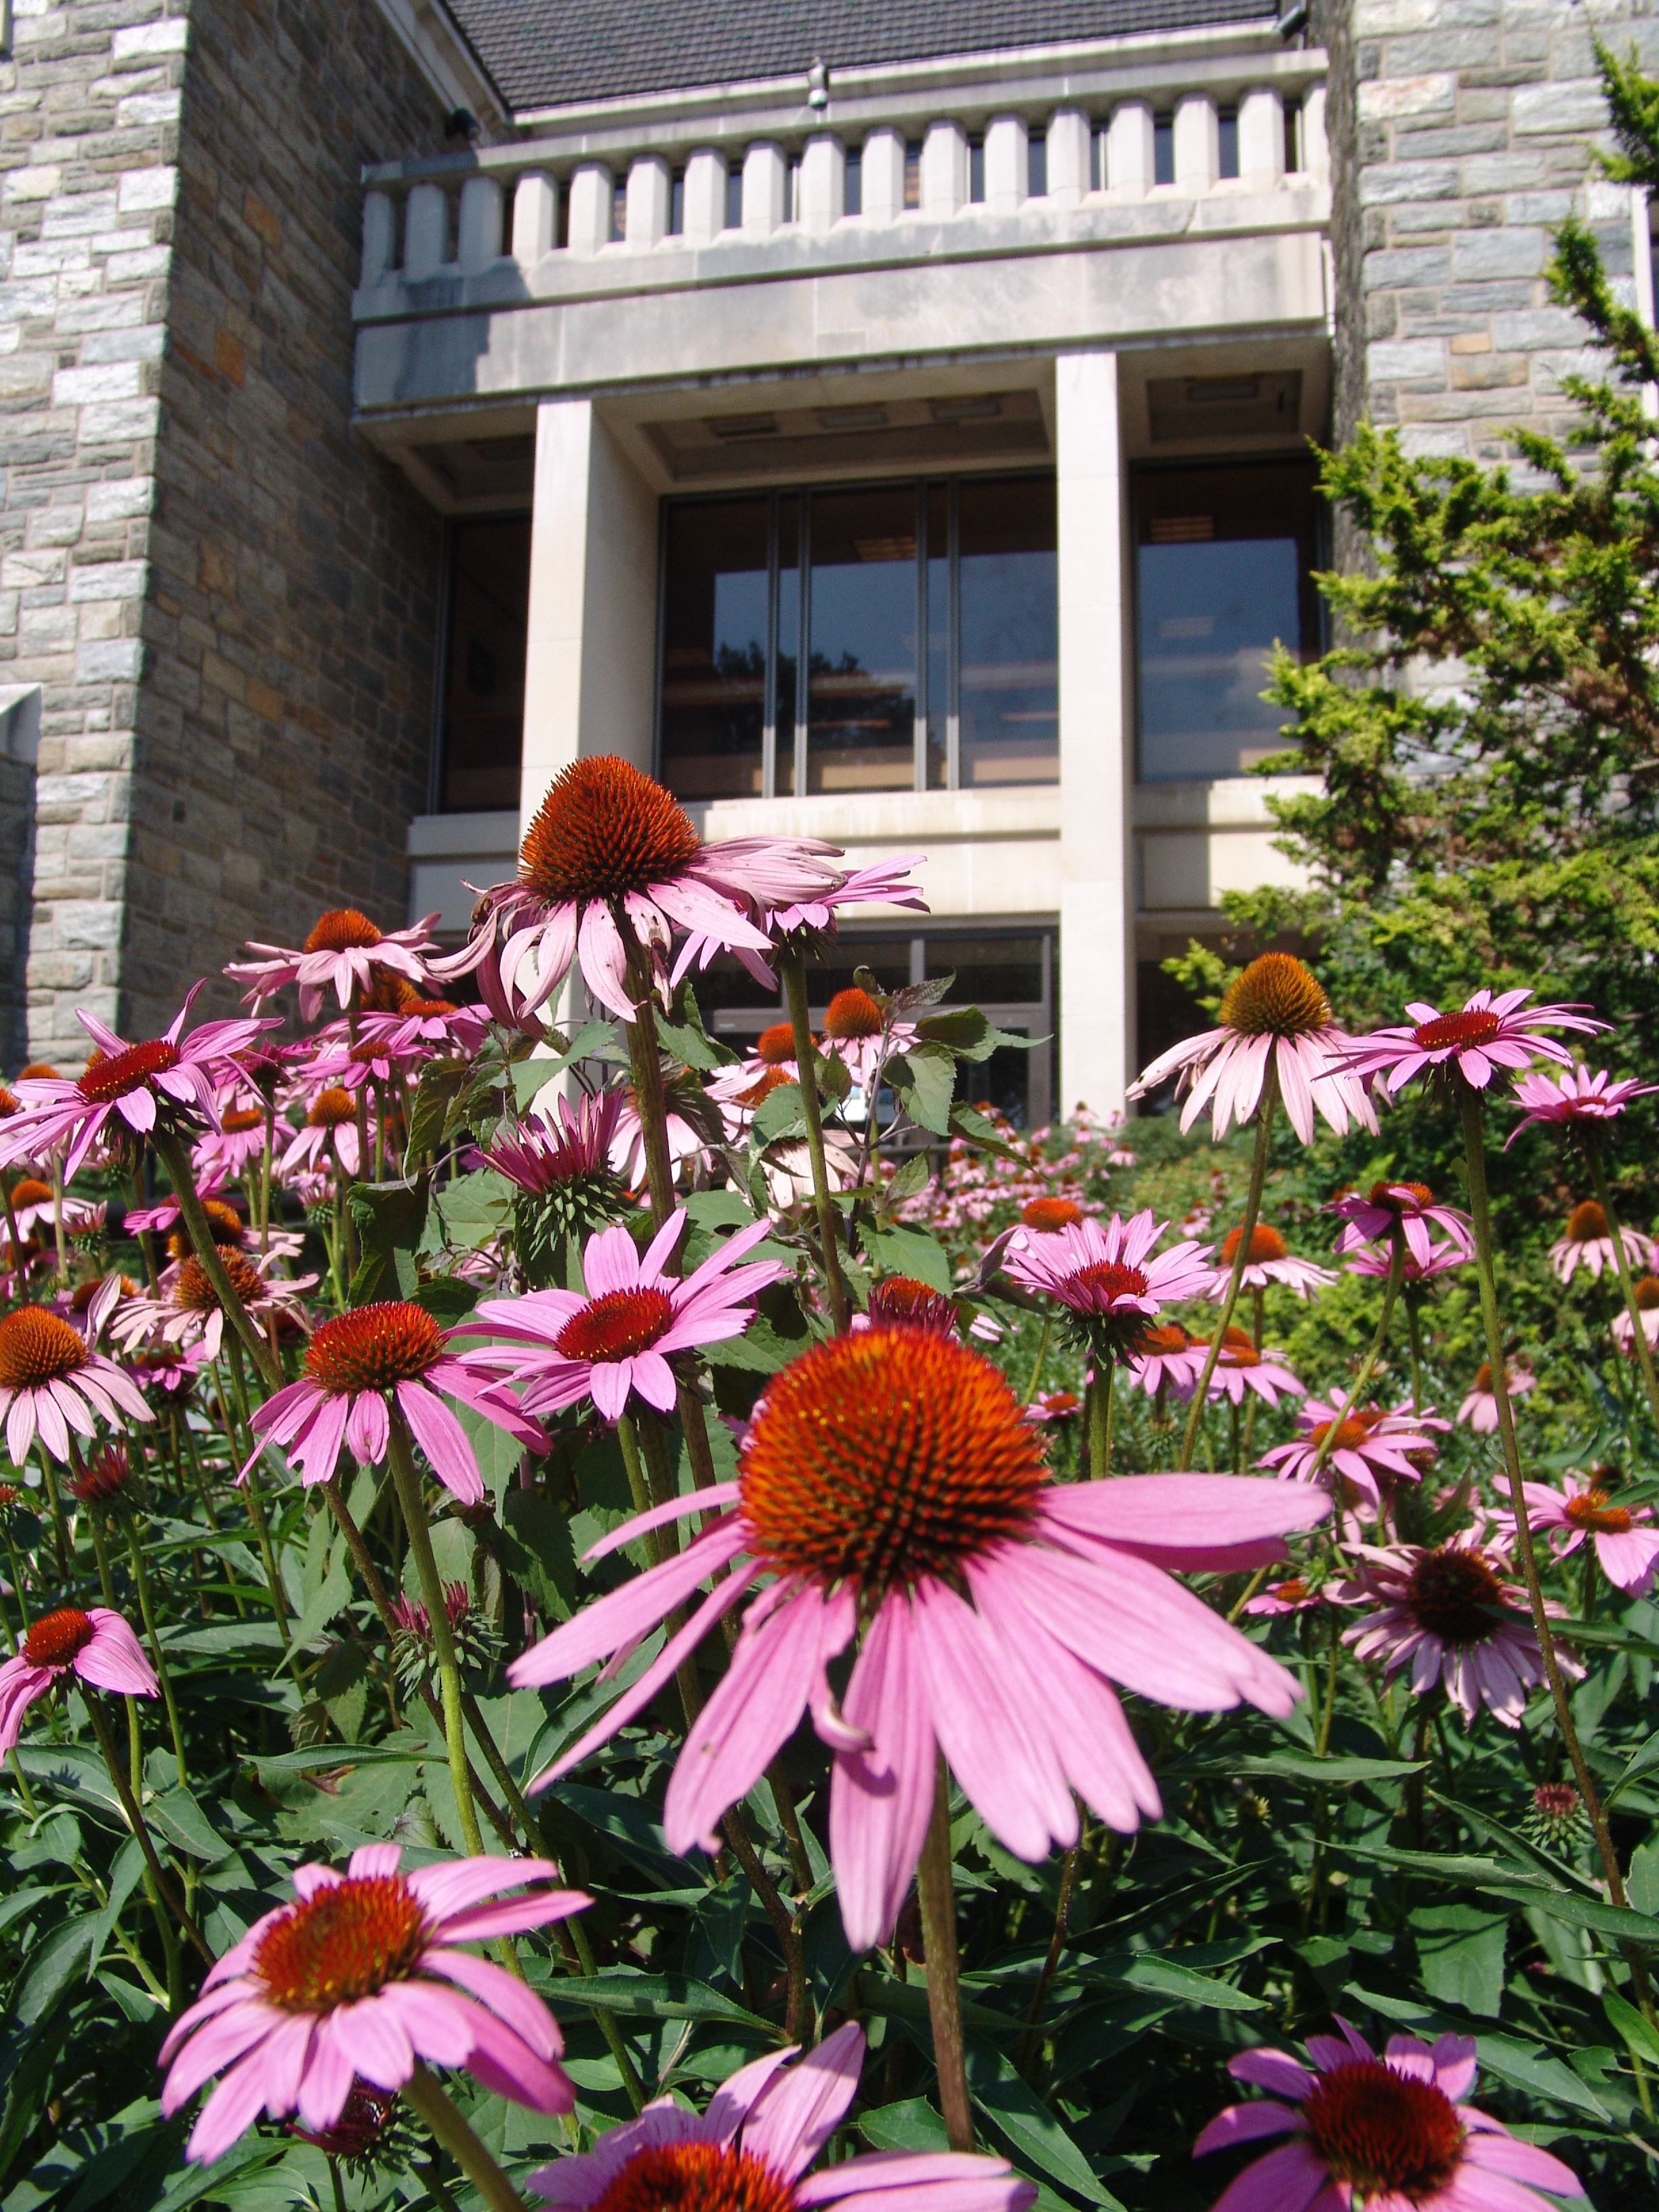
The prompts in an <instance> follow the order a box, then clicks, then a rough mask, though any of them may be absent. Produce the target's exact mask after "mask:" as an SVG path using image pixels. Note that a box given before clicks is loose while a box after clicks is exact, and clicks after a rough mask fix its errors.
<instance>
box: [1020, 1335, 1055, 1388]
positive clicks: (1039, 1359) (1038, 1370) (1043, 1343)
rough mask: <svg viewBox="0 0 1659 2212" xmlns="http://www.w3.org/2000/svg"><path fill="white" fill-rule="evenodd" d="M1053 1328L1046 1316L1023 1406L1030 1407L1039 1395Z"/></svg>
mask: <svg viewBox="0 0 1659 2212" xmlns="http://www.w3.org/2000/svg"><path fill="white" fill-rule="evenodd" d="M1053 1326H1054V1323H1053V1322H1052V1320H1051V1319H1050V1317H1049V1316H1048V1315H1047V1314H1044V1315H1043V1316H1042V1330H1041V1332H1040V1334H1038V1337H1037V1348H1036V1358H1035V1359H1034V1360H1033V1361H1032V1362H1031V1379H1030V1382H1029V1383H1027V1384H1026V1385H1025V1395H1024V1398H1023V1399H1022V1400H1021V1401H1020V1402H1021V1404H1022V1405H1026V1406H1029V1405H1030V1402H1031V1401H1032V1399H1033V1398H1035V1397H1036V1394H1037V1384H1038V1383H1041V1382H1042V1363H1043V1361H1044V1360H1045V1359H1046V1358H1048V1331H1049V1330H1050V1328H1053Z"/></svg>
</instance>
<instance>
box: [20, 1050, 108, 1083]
mask: <svg viewBox="0 0 1659 2212" xmlns="http://www.w3.org/2000/svg"><path fill="white" fill-rule="evenodd" d="M97 1057H98V1055H97V1054H96V1053H94V1054H93V1058H94V1060H95V1059H96V1058H97ZM17 1080H18V1081H19V1082H20V1083H61V1082H62V1081H63V1077H62V1076H61V1075H60V1074H59V1073H58V1070H57V1069H56V1068H55V1067H54V1066H52V1062H51V1061H50V1060H30V1062H29V1064H28V1066H27V1067H20V1068H19V1069H18V1071H17Z"/></svg>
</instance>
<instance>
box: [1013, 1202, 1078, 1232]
mask: <svg viewBox="0 0 1659 2212" xmlns="http://www.w3.org/2000/svg"><path fill="white" fill-rule="evenodd" d="M1019 1218H1020V1220H1021V1221H1022V1222H1023V1223H1024V1225H1025V1227H1026V1228H1027V1229H1035V1230H1036V1231H1039V1232H1040V1233H1042V1234H1043V1235H1045V1236H1046V1235H1049V1234H1051V1233H1052V1232H1053V1231H1055V1230H1057V1229H1069V1228H1070V1227H1071V1225H1072V1224H1073V1222H1074V1221H1081V1220H1082V1218H1083V1208H1082V1207H1081V1206H1077V1205H1074V1204H1073V1201H1072V1200H1070V1199H1069V1198H1034V1199H1031V1200H1030V1201H1029V1202H1028V1203H1027V1204H1026V1205H1024V1206H1022V1207H1021V1208H1020V1212H1019Z"/></svg>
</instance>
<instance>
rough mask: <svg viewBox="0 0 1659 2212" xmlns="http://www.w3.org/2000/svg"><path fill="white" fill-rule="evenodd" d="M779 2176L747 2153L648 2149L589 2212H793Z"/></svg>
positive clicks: (709, 2147) (701, 2145) (673, 2146)
mask: <svg viewBox="0 0 1659 2212" xmlns="http://www.w3.org/2000/svg"><path fill="white" fill-rule="evenodd" d="M794 2202H795V2192H794V2191H793V2189H792V2188H791V2187H790V2185H789V2184H788V2183H787V2181H786V2180H785V2179H784V2178H783V2176H782V2175H781V2173H779V2172H775V2170H774V2168H773V2167H771V2166H768V2165H767V2164H766V2163H765V2161H764V2160H762V2159H758V2158H756V2157H753V2156H752V2155H751V2154H750V2153H749V2152H748V2151H746V2150H738V2149H722V2148H721V2147H720V2145H719V2144H718V2143H712V2142H670V2143H647V2144H646V2145H644V2146H643V2147H642V2148H641V2149H639V2150H636V2151H635V2153H634V2155H633V2156H632V2157H631V2158H630V2159H629V2160H628V2162H627V2164H626V2165H625V2166H623V2168H622V2169H621V2171H620V2172H617V2173H615V2174H613V2175H612V2176H611V2179H610V2181H609V2182H607V2183H606V2185H605V2192H604V2194H603V2195H602V2196H601V2197H599V2199H598V2200H597V2202H596V2203H595V2204H594V2207H593V2212H793V2205H794Z"/></svg>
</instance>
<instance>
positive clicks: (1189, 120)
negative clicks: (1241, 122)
mask: <svg viewBox="0 0 1659 2212" xmlns="http://www.w3.org/2000/svg"><path fill="white" fill-rule="evenodd" d="M1220 173H1221V121H1220V118H1219V117H1218V115H1217V113H1216V112H1215V102H1214V100H1212V99H1211V98H1210V96H1209V94H1208V93H1205V92H1188V93H1183V94H1182V96H1181V98H1180V99H1179V100H1177V101H1176V112H1175V180H1176V184H1177V185H1179V187H1180V188H1181V190H1182V191H1187V192H1191V193H1193V194H1194V196H1196V195H1198V194H1200V193H1202V192H1207V191H1211V190H1212V187H1213V186H1214V184H1215V181H1216V179H1217V178H1218V176H1219V175H1220Z"/></svg>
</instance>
